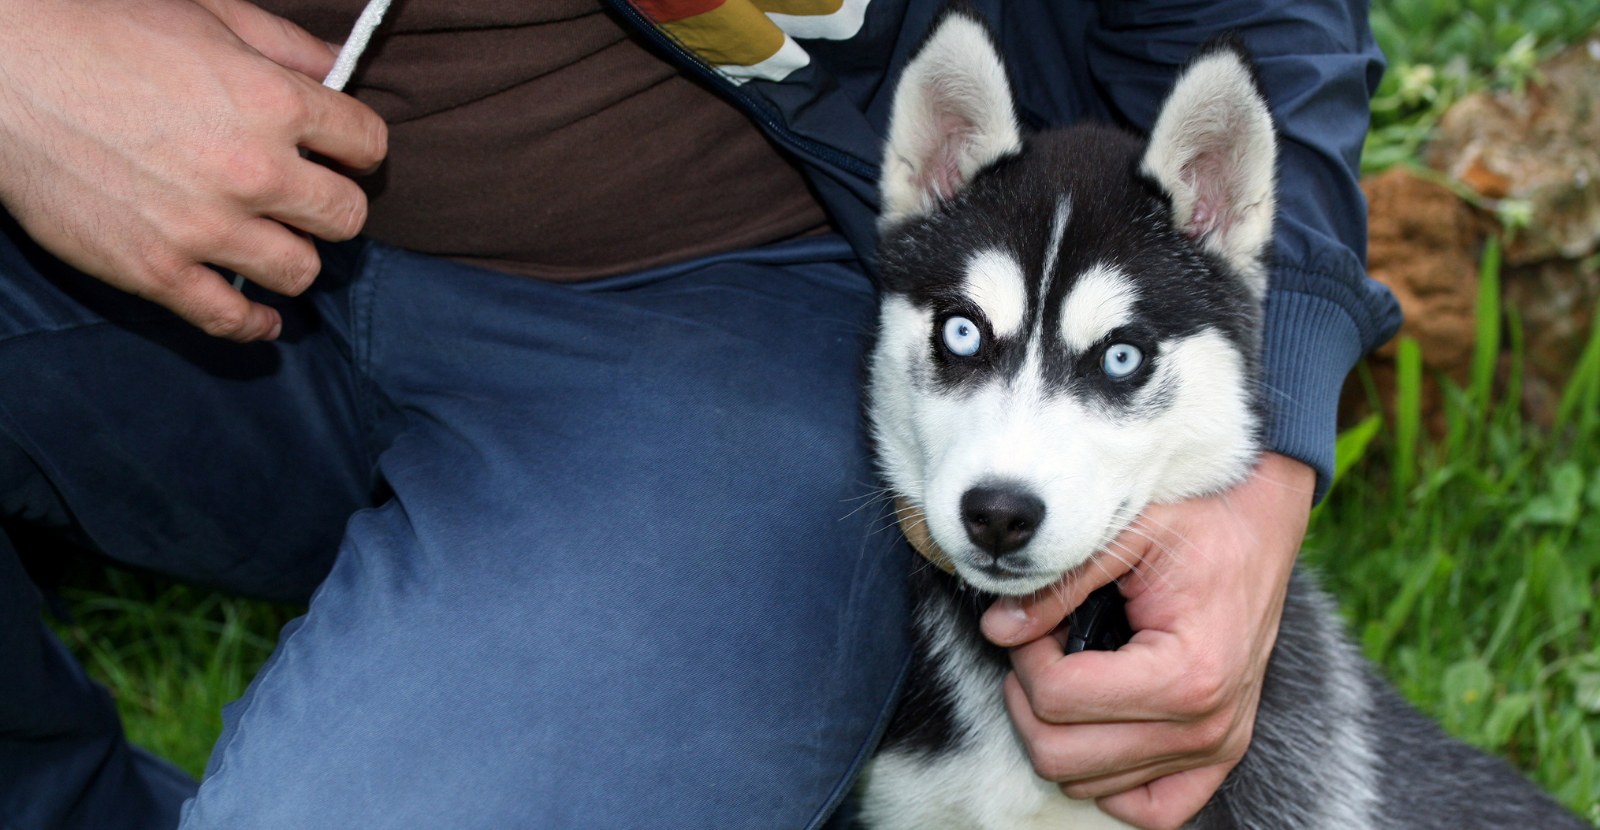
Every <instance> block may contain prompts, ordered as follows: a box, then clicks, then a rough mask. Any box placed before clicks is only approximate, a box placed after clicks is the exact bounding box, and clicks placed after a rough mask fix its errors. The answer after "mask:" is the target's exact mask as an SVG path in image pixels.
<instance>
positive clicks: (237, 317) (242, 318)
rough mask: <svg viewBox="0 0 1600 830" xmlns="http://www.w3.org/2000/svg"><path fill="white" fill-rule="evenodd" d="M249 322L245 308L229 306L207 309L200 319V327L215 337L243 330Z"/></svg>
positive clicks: (235, 333)
mask: <svg viewBox="0 0 1600 830" xmlns="http://www.w3.org/2000/svg"><path fill="white" fill-rule="evenodd" d="M249 323H250V316H249V312H248V310H247V309H245V308H241V307H237V306H229V307H227V308H213V309H208V310H207V311H206V312H205V313H204V317H203V318H202V319H201V320H200V329H201V330H202V331H204V332H205V333H206V334H209V335H213V336H215V337H232V336H234V335H237V334H239V333H240V332H243V331H244V328H245V326H247V325H249Z"/></svg>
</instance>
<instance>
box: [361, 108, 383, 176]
mask: <svg viewBox="0 0 1600 830" xmlns="http://www.w3.org/2000/svg"><path fill="white" fill-rule="evenodd" d="M363 121H364V122H365V135H364V136H363V138H362V145H361V146H362V149H363V151H364V152H365V153H366V158H364V159H362V161H363V162H364V163H366V164H368V165H372V164H377V163H378V162H380V161H383V157H384V156H387V155H388V154H389V125H388V124H386V123H384V121H383V119H382V118H380V117H378V115H377V113H372V114H370V115H368V117H367V118H365V119H363Z"/></svg>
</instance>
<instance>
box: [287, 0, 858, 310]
mask: <svg viewBox="0 0 1600 830" xmlns="http://www.w3.org/2000/svg"><path fill="white" fill-rule="evenodd" d="M259 5H261V6H262V7H263V8H265V9H267V10H268V11H271V12H274V13H276V14H279V15H282V16H284V17H287V18H289V19H290V20H293V21H295V22H297V23H299V24H300V25H302V26H304V27H306V28H307V29H308V30H310V31H311V33H312V34H315V35H317V36H318V37H321V38H323V39H324V40H328V41H332V42H335V43H338V42H342V41H343V40H344V38H345V36H346V35H347V34H348V33H349V31H350V27H351V26H352V25H353V24H354V22H355V18H356V15H357V14H358V13H359V12H360V9H361V6H362V3H361V2H360V0H260V3H259ZM348 91H349V92H351V93H352V94H353V95H355V97H356V98H358V99H360V100H361V101H363V102H365V103H366V104H368V105H369V106H371V107H372V108H373V109H375V110H377V112H378V114H379V115H382V116H383V117H384V119H385V120H386V121H388V122H389V157H388V159H387V160H386V161H385V162H384V164H383V167H382V168H380V170H379V172H377V173H375V174H373V175H372V176H370V177H367V178H366V179H363V180H361V183H362V186H363V187H364V188H365V189H366V190H367V193H368V196H369V198H370V202H371V211H370V214H369V217H368V219H367V225H366V228H365V230H364V233H365V234H366V235H368V236H370V237H372V238H374V239H378V240H381V241H384V242H389V243H392V244H395V245H401V246H404V247H407V248H411V249H413V250H418V251H423V252H426V253H432V254H438V255H441V256H447V257H452V258H455V259H461V260H466V261H470V262H475V263H478V264H481V265H487V266H489V267H493V268H500V269H503V270H507V271H514V272H517V273H522V274H527V275H530V276H534V277H540V278H544V279H552V280H581V279H590V278H594V277H599V276H605V275H609V274H618V273H626V272H629V271H634V270H638V269H641V268H647V267H650V266H653V265H660V264H664V263H668V262H674V261H679V260H684V259H689V258H692V257H696V256H702V255H705V254H711V253H716V252H719V251H726V250H732V249H735V248H742V247H748V246H752V245H759V244H762V243H766V242H772V241H776V240H779V239H784V238H788V237H791V236H797V235H801V234H805V233H808V232H813V231H816V230H820V229H821V228H823V227H825V225H826V222H827V219H826V217H825V216H824V214H823V212H822V208H821V207H820V206H819V205H818V204H817V202H816V200H815V199H814V198H813V197H812V196H811V194H810V192H809V191H808V190H807V188H806V185H805V182H804V180H803V179H802V178H801V176H800V173H799V172H798V170H797V169H796V168H795V167H794V165H793V164H792V163H791V162H790V161H788V160H787V159H786V158H784V157H783V156H782V155H781V154H780V153H779V152H778V150H777V149H776V148H774V147H773V146H772V145H771V143H770V142H768V141H767V139H766V138H765V137H764V136H763V135H762V134H761V132H760V131H759V130H758V129H757V128H756V127H755V125H754V124H752V123H751V122H750V120H749V119H748V118H746V117H745V116H744V115H743V114H742V113H740V112H739V111H738V110H737V109H735V108H734V107H733V105H731V104H729V103H728V102H726V101H724V100H723V99H721V98H719V97H718V96H717V95H716V94H715V93H713V92H711V91H710V90H708V89H706V88H704V87H702V86H700V85H698V84H697V83H696V82H694V81H691V80H690V79H689V78H687V77H685V76H684V75H683V74H682V73H681V72H679V71H678V70H677V69H676V68H675V67H674V66H672V65H671V64H669V63H667V62H666V61H665V60H664V59H662V58H660V57H658V56H657V55H655V54H653V53H652V52H651V51H650V49H649V48H648V47H646V46H645V45H644V44H643V43H641V42H640V41H639V40H637V39H636V36H634V35H631V34H630V33H628V32H627V31H625V30H624V29H623V27H622V25H621V24H620V23H618V22H617V21H616V20H614V19H613V18H612V17H611V16H610V13H609V12H607V11H605V10H603V9H602V8H601V6H600V4H599V0H539V2H506V0H450V1H449V2H443V1H441V0H410V1H409V2H407V0H397V2H395V4H394V8H393V9H391V10H390V12H389V17H388V19H386V20H385V22H384V24H383V27H382V28H381V29H380V30H379V34H378V35H377V36H376V37H374V39H373V42H372V46H371V48H369V50H368V51H367V54H366V55H365V56H363V58H362V61H361V65H360V67H359V68H358V69H357V71H356V74H355V77H354V78H353V79H352V81H351V84H350V86H349V88H348Z"/></svg>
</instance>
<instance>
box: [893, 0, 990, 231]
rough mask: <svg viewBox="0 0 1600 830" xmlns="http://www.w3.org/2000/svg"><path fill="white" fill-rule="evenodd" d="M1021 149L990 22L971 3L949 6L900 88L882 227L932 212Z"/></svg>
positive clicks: (920, 50)
mask: <svg viewBox="0 0 1600 830" xmlns="http://www.w3.org/2000/svg"><path fill="white" fill-rule="evenodd" d="M1021 148H1022V137H1021V133H1020V131H1019V130H1018V127H1017V116H1016V113H1015V111H1014V108H1013V105H1012V101H1011V83H1010V81H1008V80H1007V79H1006V68H1005V63H1004V62H1003V61H1002V60H1001V59H1000V52H999V50H998V49H997V48H996V47H995V44H994V38H993V36H991V35H990V33H989V27H988V24H986V23H985V22H984V21H983V19H982V18H981V17H979V16H978V13H977V12H976V11H973V10H972V9H969V8H966V7H964V6H960V5H956V6H950V7H947V8H946V9H945V10H944V11H943V12H942V13H941V15H940V17H939V19H938V20H937V21H936V22H935V23H934V25H933V30H932V34H931V35H929V36H928V38H927V39H926V40H925V41H923V44H922V46H921V47H920V48H919V49H918V51H917V55H916V57H914V58H912V59H911V62H910V63H909V64H907V65H906V69H905V72H904V73H902V74H901V76H900V82H899V85H898V86H896V87H895V91H894V106H893V108H892V110H891V112H890V118H889V142H888V145H887V147H886V148H885V150H884V155H883V176H882V179H881V180H880V181H879V183H878V189H879V192H880V193H881V194H882V198H883V211H882V214H881V216H880V218H879V220H878V224H879V227H880V228H885V227H888V226H890V225H893V224H895V223H897V222H900V221H902V220H904V219H908V218H911V217H913V216H919V215H921V214H924V213H927V212H928V211H930V210H932V209H933V208H934V207H935V206H936V205H937V204H938V203H939V202H941V201H946V200H949V199H951V198H952V197H954V196H955V195H956V194H957V193H959V192H960V191H961V189H962V188H963V187H965V186H966V184H967V182H968V181H970V180H971V179H972V176H973V175H974V174H975V173H977V172H978V170H979V169H981V168H982V167H983V166H984V165H986V164H989V163H990V162H992V161H994V160H995V159H998V158H1000V157H1001V156H1004V155H1007V154H1009V153H1014V152H1016V151H1018V150H1020V149H1021Z"/></svg>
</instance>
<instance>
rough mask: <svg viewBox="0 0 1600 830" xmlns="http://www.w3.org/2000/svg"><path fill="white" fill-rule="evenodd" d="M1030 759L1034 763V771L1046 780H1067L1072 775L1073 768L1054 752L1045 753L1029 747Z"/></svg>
mask: <svg viewBox="0 0 1600 830" xmlns="http://www.w3.org/2000/svg"><path fill="white" fill-rule="evenodd" d="M1028 760H1029V762H1030V763H1031V764H1032V765H1033V773H1034V774H1035V775H1037V776H1039V777H1040V778H1043V779H1044V780H1046V781H1065V780H1067V779H1068V778H1071V777H1072V770H1071V769H1070V768H1068V766H1067V764H1066V763H1064V761H1063V759H1062V758H1060V757H1058V756H1056V755H1055V754H1053V753H1043V752H1040V751H1039V750H1038V749H1037V748H1034V747H1029V748H1028Z"/></svg>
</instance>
